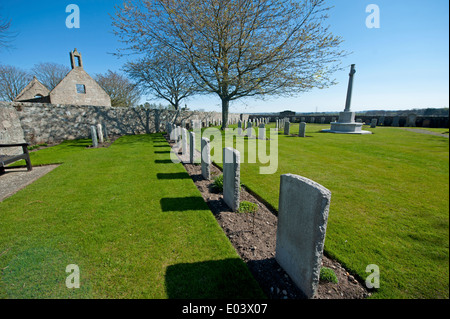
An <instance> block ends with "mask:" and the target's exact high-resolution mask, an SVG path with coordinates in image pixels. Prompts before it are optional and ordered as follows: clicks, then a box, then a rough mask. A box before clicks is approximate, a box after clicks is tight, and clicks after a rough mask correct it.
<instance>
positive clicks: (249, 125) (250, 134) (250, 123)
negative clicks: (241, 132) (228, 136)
mask: <svg viewBox="0 0 450 319" xmlns="http://www.w3.org/2000/svg"><path fill="white" fill-rule="evenodd" d="M252 126H253V123H252V122H251V121H250V122H248V126H247V136H248V137H249V138H250V137H252Z"/></svg>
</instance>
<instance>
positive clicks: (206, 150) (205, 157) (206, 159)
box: [201, 137, 211, 180]
mask: <svg viewBox="0 0 450 319" xmlns="http://www.w3.org/2000/svg"><path fill="white" fill-rule="evenodd" d="M209 142H210V141H209V139H208V138H206V137H202V141H201V166H202V176H203V178H204V179H208V180H209V179H210V178H211V168H210V165H211V154H210V151H211V149H210V143H209Z"/></svg>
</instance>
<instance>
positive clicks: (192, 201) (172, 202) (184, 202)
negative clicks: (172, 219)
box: [160, 196, 209, 212]
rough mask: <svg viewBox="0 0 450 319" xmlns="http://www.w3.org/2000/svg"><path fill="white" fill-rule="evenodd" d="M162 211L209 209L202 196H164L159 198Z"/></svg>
mask: <svg viewBox="0 0 450 319" xmlns="http://www.w3.org/2000/svg"><path fill="white" fill-rule="evenodd" d="M160 204H161V209H162V211H163V212H175V211H178V212H179V211H187V210H209V208H208V206H207V205H206V204H205V201H204V200H203V198H202V197H194V196H192V197H166V198H161V200H160Z"/></svg>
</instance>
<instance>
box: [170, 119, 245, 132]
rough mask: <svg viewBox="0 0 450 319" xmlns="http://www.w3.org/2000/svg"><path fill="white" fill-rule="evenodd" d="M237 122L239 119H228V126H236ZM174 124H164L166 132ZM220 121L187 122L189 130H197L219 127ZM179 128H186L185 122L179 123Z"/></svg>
mask: <svg viewBox="0 0 450 319" xmlns="http://www.w3.org/2000/svg"><path fill="white" fill-rule="evenodd" d="M238 122H239V119H237V118H230V119H228V124H237V123H238ZM173 124H174V123H170V122H167V123H166V132H168V131H169V129H170V126H171V125H173ZM221 125H222V120H221V119H212V120H209V119H206V120H203V121H202V120H190V122H189V128H190V129H198V128H202V127H210V126H221ZM180 126H181V127H182V128H187V122H186V121H185V120H182V121H181V123H180Z"/></svg>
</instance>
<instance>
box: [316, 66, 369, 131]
mask: <svg viewBox="0 0 450 319" xmlns="http://www.w3.org/2000/svg"><path fill="white" fill-rule="evenodd" d="M355 73H356V70H355V65H354V64H352V65H351V68H350V74H349V77H350V78H349V80H348V89H347V99H346V101H345V109H344V112H340V113H339V120H338V121H337V122H332V123H331V129H329V130H322V132H325V133H341V134H372V132H370V131H363V130H362V129H361V128H362V123H358V122H355V112H352V111H350V106H351V103H352V91H353V76H354V75H355Z"/></svg>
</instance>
